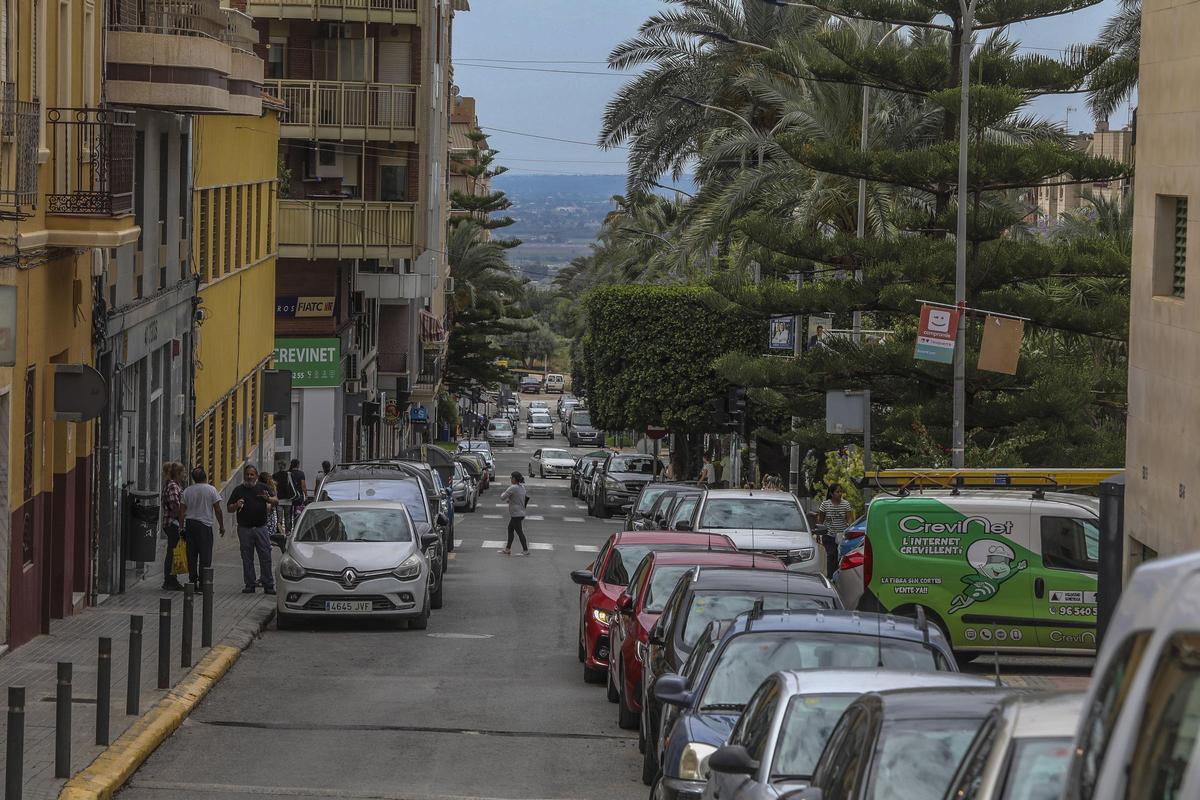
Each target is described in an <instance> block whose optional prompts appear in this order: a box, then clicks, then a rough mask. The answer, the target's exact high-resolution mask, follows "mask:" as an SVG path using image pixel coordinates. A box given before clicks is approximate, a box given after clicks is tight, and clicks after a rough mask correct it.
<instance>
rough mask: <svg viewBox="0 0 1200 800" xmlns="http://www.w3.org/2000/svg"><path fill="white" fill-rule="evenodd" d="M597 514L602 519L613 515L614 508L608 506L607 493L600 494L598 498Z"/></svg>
mask: <svg viewBox="0 0 1200 800" xmlns="http://www.w3.org/2000/svg"><path fill="white" fill-rule="evenodd" d="M596 516H597V517H599V518H600V519H608V518H610V517H611V516H612V510H611V509H609V507H608V498H607V497H606V496H605V495H599V497H598V498H597V500H596Z"/></svg>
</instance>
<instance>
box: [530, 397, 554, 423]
mask: <svg viewBox="0 0 1200 800" xmlns="http://www.w3.org/2000/svg"><path fill="white" fill-rule="evenodd" d="M525 408H526V415H525V420H526V421H531V420H532V419H533V415H534V414H545V415H546V416H547V417H548V416H550V404H549V403H547V402H546V401H545V400H530V401H529V403H528V404H527V405H526V406H525Z"/></svg>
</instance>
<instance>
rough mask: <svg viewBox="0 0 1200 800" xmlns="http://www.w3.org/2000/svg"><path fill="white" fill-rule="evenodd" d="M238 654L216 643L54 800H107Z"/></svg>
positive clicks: (177, 725) (223, 672)
mask: <svg viewBox="0 0 1200 800" xmlns="http://www.w3.org/2000/svg"><path fill="white" fill-rule="evenodd" d="M241 654H242V651H241V650H239V649H238V648H236V647H230V646H228V645H222V644H219V645H217V646H216V647H214V648H212V649H211V650H209V651H208V655H206V656H205V657H204V658H202V659H201V660H200V663H199V664H197V665H196V666H195V667H194V668H193V669H192V671H191V672H189V673H188V674H187V676H186V677H184V679H183V680H181V681H180V682H179V683H178V684H176V685H175V688H174V689H172V690H171V691H169V692H167V696H166V697H164V698H163V699H162V700H159V701H158V703H156V704H155V706H154V707H153V708H151V709H150V710H149V711H147V712H146V713H145V714H143V715H142V716H141V717H139V718H138V720H137V721H136V722H134V723H133V725H131V726H130V728H129V730H127V731H125V733H123V734H122V735H121V737H120V738H118V739H117V740H116V741H115V742H113V743H112V744H111V745H109V747H108V749H107V750H105V751H104V752H103V753H101V754H100V755H98V756H97V757H96V760H95V761H93V762H92V763H91V764H89V765H88V766H87V768H86V769H84V770H83V771H81V772H79V773H78V774H76V775H75V777H73V778H71V780H69V781H67V784H66V786H64V787H63V790H62V792H61V793H60V794H59V800H111V798H112V796H113V795H114V794H116V793H117V790H118V789H120V788H121V787H122V786H124V785H125V782H126V781H128V780H129V779H130V778H131V777H133V773H134V772H137V769H138V767H140V766H141V765H142V764H143V762H145V760H146V759H147V758H149V757H150V754H151V753H153V752H154V751H155V749H156V748H157V747H158V746H159V745H160V744H162V743H163V742H164V741H165V740H166V738H167V737H168V736H170V735H171V734H172V733H174V732H175V729H176V728H178V727H179V726H180V725H182V724H183V721H184V719H186V718H187V715H188V714H190V713H191V712H192V710H193V709H195V708H196V706H198V705H199V704H200V701H201V700H203V699H204V696H205V695H206V694H208V692H209V690H210V689H212V687H213V686H215V685H216V683H217V681H219V680H221V678H222V677H223V676H224V675H225V673H226V672H228V671H229V668H230V667H232V666H233V663H234V662H235V661H237V660H238V656H240V655H241Z"/></svg>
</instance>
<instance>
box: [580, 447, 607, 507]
mask: <svg viewBox="0 0 1200 800" xmlns="http://www.w3.org/2000/svg"><path fill="white" fill-rule="evenodd" d="M608 455H609V451H607V450H593V451H592V452H590V453H585V454H584V455H582V456H580V457H579V459H578V460H577V461H576V462H575V469H573V470H572V471H571V497H583V496H584V495H583V481H584V479H583V470H584V467H586V466H588V465H589V464H595V463H597V462H600V461H603V460H604V459H606V458H608Z"/></svg>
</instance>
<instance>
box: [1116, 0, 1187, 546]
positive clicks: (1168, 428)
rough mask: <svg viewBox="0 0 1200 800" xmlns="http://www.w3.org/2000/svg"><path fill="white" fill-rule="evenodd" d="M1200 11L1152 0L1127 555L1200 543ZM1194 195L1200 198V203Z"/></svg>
mask: <svg viewBox="0 0 1200 800" xmlns="http://www.w3.org/2000/svg"><path fill="white" fill-rule="evenodd" d="M1188 31H1197V32H1200V8H1197V7H1196V6H1195V5H1189V4H1184V5H1176V4H1173V3H1168V2H1164V0H1147V2H1145V3H1143V5H1142V49H1141V52H1142V56H1141V66H1140V74H1139V81H1138V100H1139V102H1138V111H1137V115H1138V122H1137V125H1138V132H1137V133H1138V143H1137V149H1138V154H1137V182H1136V184H1135V190H1134V191H1135V198H1134V223H1133V269H1132V276H1131V279H1130V320H1129V414H1128V423H1127V434H1126V453H1125V465H1126V478H1125V480H1126V487H1125V492H1126V496H1125V511H1126V513H1125V532H1126V541H1125V552H1126V556H1127V564H1128V566H1129V567H1133V566H1136V565H1137V564H1138V563H1140V562H1142V561H1144V560H1146V559H1148V558H1153V557H1155V556H1170V555H1176V554H1179V553H1182V552H1187V551H1192V550H1195V549H1196V548H1197V547H1200V534H1198V533H1197V531H1200V462H1197V459H1196V451H1197V441H1200V427H1198V420H1200V271H1198V270H1197V266H1198V265H1197V259H1198V257H1200V250H1198V249H1197V244H1198V243H1200V225H1198V224H1197V219H1198V218H1197V216H1195V215H1193V214H1192V213H1191V209H1192V208H1200V150H1198V149H1197V147H1196V131H1197V130H1200V110H1198V109H1197V107H1196V104H1195V103H1194V102H1193V100H1192V94H1193V92H1192V91H1191V88H1190V87H1192V86H1194V85H1195V83H1196V82H1195V81H1193V80H1192V79H1193V78H1195V79H1197V80H1200V37H1192V36H1190V35H1187V32H1188ZM1193 201H1194V204H1193Z"/></svg>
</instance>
